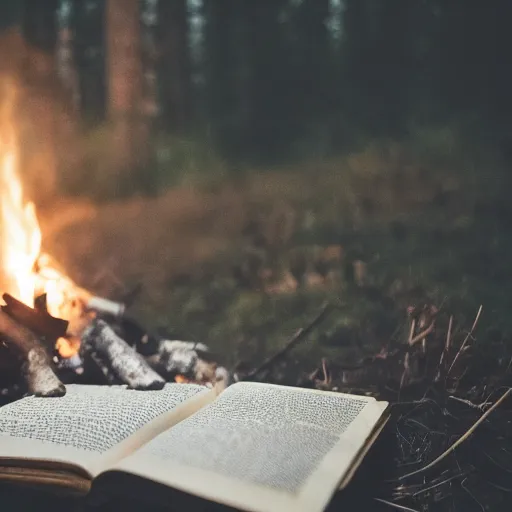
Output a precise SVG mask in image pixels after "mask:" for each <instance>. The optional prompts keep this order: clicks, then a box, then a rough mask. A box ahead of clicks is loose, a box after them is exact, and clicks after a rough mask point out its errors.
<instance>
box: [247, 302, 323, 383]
mask: <svg viewBox="0 0 512 512" xmlns="http://www.w3.org/2000/svg"><path fill="white" fill-rule="evenodd" d="M330 310H331V308H330V304H329V303H325V304H324V305H323V306H322V308H321V309H320V312H319V313H318V315H317V316H316V317H315V318H314V319H313V320H312V321H311V322H310V323H309V324H308V325H307V326H306V327H301V328H300V329H299V330H298V331H297V332H296V333H295V334H294V335H293V337H292V338H291V339H290V340H289V341H288V343H286V345H285V346H284V347H283V348H282V349H281V350H279V351H278V352H276V353H275V354H273V355H272V356H270V357H268V358H267V359H265V361H263V363H261V364H260V365H259V366H258V367H257V368H255V369H254V370H252V371H251V372H250V373H249V374H248V375H246V377H245V378H246V379H252V378H254V377H256V375H258V373H260V372H262V371H263V370H266V369H267V368H268V367H270V366H271V365H272V364H274V363H275V362H276V361H277V360H279V359H281V358H282V357H283V356H285V355H286V354H287V353H288V352H289V351H290V350H291V349H292V348H293V347H295V346H296V345H297V344H298V343H299V342H300V341H302V340H303V339H304V338H305V337H306V336H307V335H308V334H309V333H310V332H311V331H312V330H313V329H314V328H315V327H316V326H317V325H318V324H320V323H321V322H322V321H323V319H324V318H325V317H326V316H327V314H328V313H329V312H330Z"/></svg>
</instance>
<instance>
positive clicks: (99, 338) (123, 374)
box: [80, 320, 165, 390]
mask: <svg viewBox="0 0 512 512" xmlns="http://www.w3.org/2000/svg"><path fill="white" fill-rule="evenodd" d="M80 350H81V352H84V353H85V354H87V353H92V354H95V355H96V356H98V357H99V358H100V359H102V360H103V361H104V362H105V363H106V364H107V366H108V368H109V369H111V370H112V372H113V373H114V374H115V376H116V377H117V378H119V379H120V380H121V381H122V382H124V383H125V384H128V386H129V387H130V388H133V389H144V390H151V389H162V388H163V387H164V385H165V380H164V379H162V377H160V375H158V374H157V373H156V372H155V371H154V370H153V369H152V368H151V366H150V365H149V364H148V363H147V362H146V360H145V359H144V358H143V357H142V356H141V355H140V354H138V353H137V352H136V351H135V349H133V348H132V347H130V346H129V345H128V344H127V343H126V342H125V341H124V340H123V339H122V338H120V337H119V336H118V335H117V334H116V333H115V332H114V331H113V330H112V328H111V327H109V325H108V324H107V323H106V322H104V321H103V320H95V321H93V322H92V323H91V324H90V325H89V326H88V327H86V328H85V330H84V332H83V333H82V338H81V349H80Z"/></svg>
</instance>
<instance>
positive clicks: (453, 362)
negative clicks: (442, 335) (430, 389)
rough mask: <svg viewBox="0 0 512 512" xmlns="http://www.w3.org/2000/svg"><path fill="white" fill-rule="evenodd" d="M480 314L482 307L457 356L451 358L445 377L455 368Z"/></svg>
mask: <svg viewBox="0 0 512 512" xmlns="http://www.w3.org/2000/svg"><path fill="white" fill-rule="evenodd" d="M481 314H482V306H480V307H479V308H478V313H477V314H476V317H475V321H474V322H473V325H472V327H471V330H470V331H469V332H468V334H467V336H466V337H465V338H464V341H463V342H462V345H461V346H460V348H459V351H458V352H457V354H455V357H454V358H453V361H452V364H451V365H450V368H449V369H448V372H447V374H446V376H447V377H448V375H450V372H451V371H452V368H453V367H454V366H455V363H456V362H457V360H458V359H459V356H460V354H461V353H462V351H463V350H464V348H465V347H466V343H467V342H468V340H469V338H470V336H471V335H472V334H473V331H474V330H475V327H476V324H477V323H478V320H479V319H480V315H481Z"/></svg>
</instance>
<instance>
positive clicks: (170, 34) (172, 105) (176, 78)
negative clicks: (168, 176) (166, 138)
mask: <svg viewBox="0 0 512 512" xmlns="http://www.w3.org/2000/svg"><path fill="white" fill-rule="evenodd" d="M188 32H189V27H188V10H187V0H160V1H159V2H158V28H157V45H158V54H159V58H158V61H159V62H158V68H159V70H160V84H161V91H162V93H161V105H162V118H163V121H164V126H165V127H166V128H167V129H169V130H170V131H182V130H183V129H184V128H186V127H187V125H188V124H189V123H190V120H191V116H192V113H191V106H192V98H191V95H192V94H191V93H192V83H191V77H190V73H191V66H190V51H189V44H188Z"/></svg>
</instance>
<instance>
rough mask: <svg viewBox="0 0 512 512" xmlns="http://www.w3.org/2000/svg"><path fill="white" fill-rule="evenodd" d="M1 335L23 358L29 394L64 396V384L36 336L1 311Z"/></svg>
mask: <svg viewBox="0 0 512 512" xmlns="http://www.w3.org/2000/svg"><path fill="white" fill-rule="evenodd" d="M0 334H1V335H2V337H5V338H6V340H7V342H8V343H9V345H12V346H13V347H14V348H15V349H16V351H17V352H18V353H19V354H20V355H21V357H22V358H23V366H22V372H23V376H24V378H25V380H26V382H27V386H28V390H29V392H31V393H33V394H35V395H36V396H63V395H65V394H66V388H65V387H64V384H62V382H61V381H60V380H59V378H58V377H57V376H56V375H55V373H54V371H53V369H52V367H51V363H50V359H49V357H48V354H47V353H46V351H45V349H44V347H43V346H42V344H41V342H40V341H39V340H38V339H37V338H36V336H35V335H34V334H33V333H32V332H31V331H29V330H28V329H26V328H25V327H23V326H21V325H18V324H17V323H16V322H15V321H14V320H12V319H11V318H10V317H9V316H8V315H7V314H5V313H4V312H3V311H0Z"/></svg>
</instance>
